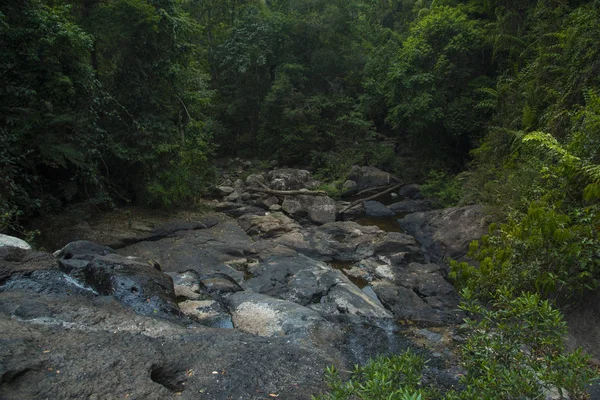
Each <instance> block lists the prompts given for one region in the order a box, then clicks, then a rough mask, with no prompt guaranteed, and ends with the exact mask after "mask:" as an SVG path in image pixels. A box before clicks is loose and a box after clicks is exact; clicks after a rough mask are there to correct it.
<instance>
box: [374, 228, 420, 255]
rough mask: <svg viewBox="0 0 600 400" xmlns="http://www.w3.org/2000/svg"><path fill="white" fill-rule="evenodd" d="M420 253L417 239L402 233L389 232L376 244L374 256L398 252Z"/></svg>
mask: <svg viewBox="0 0 600 400" xmlns="http://www.w3.org/2000/svg"><path fill="white" fill-rule="evenodd" d="M410 251H412V252H418V251H419V248H418V246H417V242H416V241H415V238H414V237H412V236H410V235H405V234H404V233H400V232H388V233H387V234H386V235H385V236H383V237H382V238H381V239H379V240H377V241H376V242H375V243H374V254H377V255H391V254H394V253H397V252H410Z"/></svg>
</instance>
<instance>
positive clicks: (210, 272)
mask: <svg viewBox="0 0 600 400" xmlns="http://www.w3.org/2000/svg"><path fill="white" fill-rule="evenodd" d="M393 181H394V178H392V177H390V176H389V175H387V174H385V173H384V172H381V171H378V170H374V169H372V168H369V167H364V168H357V169H356V170H355V171H354V172H353V180H351V181H349V182H346V183H345V184H344V187H346V188H347V189H348V191H349V193H351V192H353V191H354V192H358V191H362V190H364V189H368V188H369V187H379V186H382V185H387V184H390V183H394V182H393ZM316 185H317V183H316V182H315V181H314V179H313V178H312V176H311V174H310V173H309V172H308V171H303V170H293V169H280V170H274V171H271V172H269V173H267V174H254V175H249V176H247V177H246V179H244V180H242V179H236V180H235V181H233V180H232V179H230V180H227V179H226V180H224V181H223V182H221V184H220V185H218V186H217V188H216V189H215V191H216V193H215V196H216V197H217V199H216V200H215V202H214V204H213V206H214V207H215V208H216V209H217V210H218V212H213V213H208V214H205V215H198V214H188V215H175V216H169V217H166V218H165V217H161V218H148V219H147V220H144V219H135V218H132V215H131V212H128V213H121V214H118V213H116V214H115V213H113V214H109V215H105V216H103V217H102V218H95V219H94V218H92V219H90V220H88V221H87V222H83V221H79V222H78V223H77V224H73V225H72V226H69V227H67V228H65V227H62V228H60V229H58V228H57V229H56V230H55V231H53V232H52V233H53V238H52V241H51V242H50V241H49V242H47V243H53V244H54V245H55V246H56V247H57V248H58V247H59V246H60V247H62V246H63V245H65V246H64V247H62V248H61V249H60V250H58V251H55V252H54V253H49V252H39V251H34V250H28V249H25V248H19V247H18V245H19V244H18V243H16V244H15V243H14V242H12V243H9V244H10V246H3V247H0V327H1V329H0V343H1V346H0V397H1V398H3V399H29V398H31V399H33V398H36V399H37V398H40V399H42V398H49V399H59V398H60V399H63V398H89V399H114V398H131V399H165V398H171V397H173V396H176V395H177V396H178V397H180V398H189V399H199V398H206V399H266V398H275V397H279V398H283V399H309V398H310V396H311V395H312V394H318V393H320V392H322V391H323V390H324V389H325V387H326V386H325V383H324V381H323V373H324V370H325V368H326V367H327V366H330V365H336V366H337V367H338V368H339V369H341V370H342V371H345V370H349V369H351V367H352V366H353V365H354V364H355V363H364V362H366V361H367V360H368V359H369V358H370V357H374V356H377V355H379V354H393V353H397V352H399V351H401V350H404V349H407V348H413V349H415V351H418V352H422V353H424V354H425V355H426V356H427V358H428V359H430V362H429V363H428V367H427V371H426V374H425V375H426V378H427V379H428V380H429V381H431V382H434V383H435V384H437V385H438V386H440V387H451V386H453V385H456V384H457V382H458V377H459V376H460V373H461V372H462V371H461V369H460V367H459V366H458V360H457V358H456V355H455V347H456V344H457V343H459V342H460V340H461V335H460V330H459V328H458V325H459V324H460V322H461V320H462V318H463V317H464V316H463V315H462V313H461V311H460V310H459V308H458V304H459V297H458V295H457V293H456V291H455V290H454V288H453V287H452V285H451V284H450V283H449V282H448V281H447V280H446V278H445V277H446V274H447V266H446V265H445V264H444V258H445V257H446V256H452V257H454V258H460V257H462V256H464V255H465V253H466V249H467V246H468V243H469V242H470V241H471V240H473V239H475V238H478V237H479V236H481V235H482V234H483V233H484V232H485V229H486V226H485V218H484V216H483V210H482V209H481V207H478V206H470V207H463V208H454V209H446V210H435V211H429V210H430V208H431V203H430V202H429V201H428V200H425V199H422V198H421V196H420V194H419V191H418V187H415V186H413V185H410V186H405V187H402V188H401V189H399V190H398V191H396V192H394V196H393V197H392V200H393V201H394V203H392V204H389V203H390V202H389V201H387V202H385V203H388V204H387V205H386V204H383V203H379V202H376V203H374V202H369V203H366V204H364V205H363V204H360V205H359V206H358V207H355V208H354V209H351V210H349V211H346V212H344V213H341V212H340V211H341V210H345V209H346V208H347V207H348V205H349V204H348V202H335V201H334V200H332V199H331V198H329V197H327V196H315V195H309V194H306V195H304V194H300V195H295V196H282V195H279V196H277V195H273V194H269V193H264V192H260V191H254V190H253V189H257V188H258V189H261V188H262V189H265V188H266V189H268V190H275V191H285V190H312V189H314V188H315V187H316ZM398 214H401V215H402V216H403V218H401V219H399V221H396V219H397V218H396V217H395V216H396V215H398ZM119 216H120V217H119ZM365 216H368V217H369V218H367V219H363V222H364V223H363V224H360V223H357V222H355V221H353V220H352V219H356V218H359V219H358V220H357V221H361V219H360V217H365ZM365 221H366V222H365ZM367 222H368V223H367ZM379 226H384V227H386V226H394V227H397V229H387V230H382V229H380V227H379ZM15 246H17V247H15ZM22 247H23V246H22ZM51 250H56V248H52V249H51Z"/></svg>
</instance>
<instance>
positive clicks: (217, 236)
mask: <svg viewBox="0 0 600 400" xmlns="http://www.w3.org/2000/svg"><path fill="white" fill-rule="evenodd" d="M252 247H253V242H252V240H251V239H250V237H248V235H247V234H246V233H245V232H244V231H243V230H242V228H240V226H239V225H238V224H237V223H236V221H233V220H230V221H224V222H221V223H219V224H218V225H216V226H213V227H211V228H208V229H202V230H195V231H178V232H176V233H174V234H173V236H171V237H168V238H164V239H160V240H157V241H152V242H140V243H136V244H134V245H131V246H127V247H125V248H122V249H119V250H118V251H119V253H120V254H123V255H127V256H134V257H138V258H140V259H142V260H152V261H156V262H158V263H159V264H160V265H161V267H162V270H163V271H165V272H183V271H186V270H194V271H196V272H198V273H199V274H200V275H207V274H211V273H215V272H220V273H224V274H227V275H229V276H231V277H232V278H234V279H236V280H237V281H240V280H243V272H240V271H237V270H236V269H235V268H232V267H230V266H228V265H227V264H226V263H227V262H229V261H233V260H236V259H239V258H243V257H246V255H248V254H249V253H251V252H252Z"/></svg>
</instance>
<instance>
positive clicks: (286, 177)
mask: <svg viewBox="0 0 600 400" xmlns="http://www.w3.org/2000/svg"><path fill="white" fill-rule="evenodd" d="M267 177H268V180H269V184H268V186H269V187H270V188H272V189H276V190H298V189H305V188H306V189H312V188H313V187H314V184H315V181H314V180H313V178H312V174H311V173H310V172H309V171H306V170H304V169H293V168H281V169H275V170H273V171H270V172H269V173H268V174H267Z"/></svg>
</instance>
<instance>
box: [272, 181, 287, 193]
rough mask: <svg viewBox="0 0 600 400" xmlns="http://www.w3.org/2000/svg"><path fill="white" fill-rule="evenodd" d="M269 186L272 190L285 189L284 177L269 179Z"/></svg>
mask: <svg viewBox="0 0 600 400" xmlns="http://www.w3.org/2000/svg"><path fill="white" fill-rule="evenodd" d="M269 187H270V188H271V189H274V190H287V186H286V184H285V180H284V179H280V178H276V179H273V180H272V181H271V183H270V184H269Z"/></svg>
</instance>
